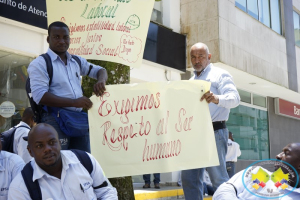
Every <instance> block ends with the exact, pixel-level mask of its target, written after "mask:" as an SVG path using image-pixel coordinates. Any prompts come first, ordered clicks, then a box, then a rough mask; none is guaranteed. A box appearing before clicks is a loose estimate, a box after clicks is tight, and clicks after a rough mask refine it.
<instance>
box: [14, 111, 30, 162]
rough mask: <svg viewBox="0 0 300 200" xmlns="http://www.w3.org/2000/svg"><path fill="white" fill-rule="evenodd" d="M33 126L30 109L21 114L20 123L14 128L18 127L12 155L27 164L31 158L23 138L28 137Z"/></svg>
mask: <svg viewBox="0 0 300 200" xmlns="http://www.w3.org/2000/svg"><path fill="white" fill-rule="evenodd" d="M34 125H35V121H34V114H33V112H32V109H31V108H30V107H28V108H26V109H25V110H24V112H23V116H22V121H21V122H20V123H19V124H18V125H17V126H16V127H18V128H17V129H16V131H15V135H14V145H13V149H14V153H16V154H18V155H19V156H20V157H21V158H22V159H23V160H24V162H25V163H28V162H29V161H30V160H31V159H32V157H31V156H30V154H29V152H28V150H27V145H28V143H27V141H25V140H23V137H27V136H28V132H29V131H30V129H31V128H32V127H33V126H34Z"/></svg>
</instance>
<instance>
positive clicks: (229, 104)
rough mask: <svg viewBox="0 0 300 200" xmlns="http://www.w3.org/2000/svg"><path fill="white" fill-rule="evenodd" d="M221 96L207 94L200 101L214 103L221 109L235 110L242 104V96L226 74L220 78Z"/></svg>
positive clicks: (209, 92) (219, 88)
mask: <svg viewBox="0 0 300 200" xmlns="http://www.w3.org/2000/svg"><path fill="white" fill-rule="evenodd" d="M218 90H219V92H220V94H219V95H217V94H214V93H212V92H211V91H208V92H206V93H205V94H204V95H203V96H202V97H201V99H200V101H203V100H204V99H205V100H206V102H207V103H214V104H217V105H218V106H220V107H225V108H234V107H236V106H238V105H239V103H240V95H239V93H238V91H237V89H236V87H235V84H234V82H233V80H232V77H231V75H230V74H227V73H224V74H222V75H221V76H220V80H219V87H218Z"/></svg>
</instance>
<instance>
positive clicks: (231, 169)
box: [226, 162, 235, 178]
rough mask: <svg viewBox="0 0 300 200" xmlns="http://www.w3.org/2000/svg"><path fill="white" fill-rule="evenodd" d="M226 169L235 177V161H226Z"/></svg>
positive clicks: (229, 174) (230, 175)
mask: <svg viewBox="0 0 300 200" xmlns="http://www.w3.org/2000/svg"><path fill="white" fill-rule="evenodd" d="M226 169H227V173H228V176H229V178H231V177H233V175H234V173H235V162H226Z"/></svg>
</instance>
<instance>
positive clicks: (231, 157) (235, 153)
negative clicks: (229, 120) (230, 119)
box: [226, 131, 241, 178]
mask: <svg viewBox="0 0 300 200" xmlns="http://www.w3.org/2000/svg"><path fill="white" fill-rule="evenodd" d="M240 155H241V150H240V145H239V144H238V143H236V142H235V141H234V139H233V134H232V132H230V131H229V138H228V149H227V154H226V169H227V173H228V176H229V178H231V177H232V176H233V175H234V173H235V163H236V162H237V157H239V156H240Z"/></svg>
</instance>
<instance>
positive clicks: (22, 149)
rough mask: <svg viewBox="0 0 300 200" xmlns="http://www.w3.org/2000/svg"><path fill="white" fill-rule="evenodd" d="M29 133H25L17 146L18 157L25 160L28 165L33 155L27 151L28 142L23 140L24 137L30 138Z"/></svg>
mask: <svg viewBox="0 0 300 200" xmlns="http://www.w3.org/2000/svg"><path fill="white" fill-rule="evenodd" d="M28 132H29V130H28ZM28 132H23V134H22V135H21V137H20V138H19V142H18V144H17V149H18V155H19V156H20V157H21V158H22V159H23V160H24V162H25V163H28V162H29V161H30V160H31V159H32V157H31V155H30V154H29V152H28V150H27V146H28V142H27V141H25V140H23V137H25V136H28Z"/></svg>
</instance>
